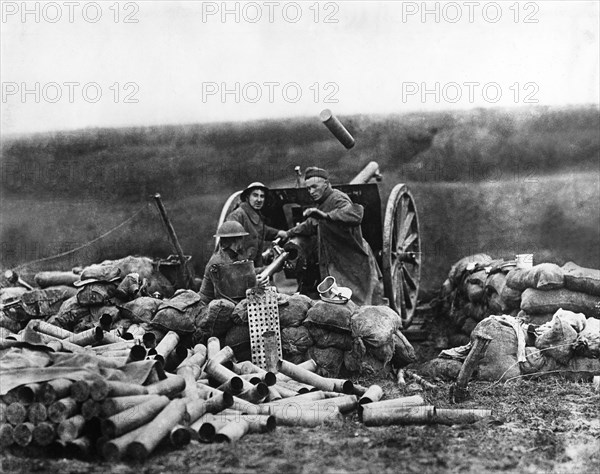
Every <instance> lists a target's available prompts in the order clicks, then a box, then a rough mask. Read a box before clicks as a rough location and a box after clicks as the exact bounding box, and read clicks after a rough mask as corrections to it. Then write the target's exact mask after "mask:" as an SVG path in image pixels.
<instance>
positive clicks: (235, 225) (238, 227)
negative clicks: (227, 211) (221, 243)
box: [213, 221, 248, 237]
mask: <svg viewBox="0 0 600 474" xmlns="http://www.w3.org/2000/svg"><path fill="white" fill-rule="evenodd" d="M245 235H248V232H246V231H245V230H244V227H243V226H242V224H240V223H239V222H236V221H227V222H223V223H222V224H221V225H220V226H219V228H218V229H217V233H216V234H215V235H213V237H244V236H245Z"/></svg>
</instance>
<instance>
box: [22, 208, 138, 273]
mask: <svg viewBox="0 0 600 474" xmlns="http://www.w3.org/2000/svg"><path fill="white" fill-rule="evenodd" d="M149 205H150V203H146V204H144V205H143V206H142V207H141V208H139V209H138V210H137V211H135V213H134V214H133V215H131V216H130V217H129V218H127V219H126V220H124V221H123V222H121V223H120V224H119V225H117V226H116V227H113V228H112V229H110V230H109V231H107V232H105V233H104V234H102V235H100V236H98V237H96V238H95V239H93V240H90V241H89V242H86V243H85V244H82V245H80V246H79V247H75V248H74V249H71V250H67V251H66V252H62V253H59V254H56V255H51V256H49V257H44V258H38V259H37V260H32V261H30V262H25V263H21V264H19V265H18V266H16V267H14V268H13V270H17V269H19V268H23V267H27V266H29V265H33V264H35V263H40V262H45V261H48V260H54V259H55V258H60V257H64V256H66V255H69V254H72V253H75V252H78V251H79V250H81V249H84V248H86V247H89V246H90V245H92V244H94V243H96V242H98V241H99V240H102V239H104V238H105V237H107V236H108V235H110V234H112V233H113V232H115V231H116V230H118V229H120V228H121V227H123V226H124V225H126V224H128V223H129V222H130V221H132V220H133V219H134V218H135V217H136V216H137V215H138V214H140V213H141V212H142V211H144V210H145V209H146V208H147V207H148V206H149Z"/></svg>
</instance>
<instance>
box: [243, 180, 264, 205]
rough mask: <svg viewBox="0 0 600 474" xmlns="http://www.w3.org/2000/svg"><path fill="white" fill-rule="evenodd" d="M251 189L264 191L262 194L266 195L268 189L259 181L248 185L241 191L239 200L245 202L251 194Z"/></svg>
mask: <svg viewBox="0 0 600 474" xmlns="http://www.w3.org/2000/svg"><path fill="white" fill-rule="evenodd" d="M253 189H262V190H263V191H264V193H265V194H266V193H267V191H268V190H269V188H267V187H266V186H265V185H264V184H262V183H261V182H259V181H255V182H254V183H250V184H249V185H248V186H246V189H244V190H243V191H242V194H241V195H240V199H241V200H242V201H245V200H246V199H248V195H249V194H250V193H251V192H252V190H253Z"/></svg>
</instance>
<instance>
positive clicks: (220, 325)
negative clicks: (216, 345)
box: [199, 298, 235, 338]
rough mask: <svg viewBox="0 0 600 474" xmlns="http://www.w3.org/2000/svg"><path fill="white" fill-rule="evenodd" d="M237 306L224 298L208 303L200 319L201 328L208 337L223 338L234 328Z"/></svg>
mask: <svg viewBox="0 0 600 474" xmlns="http://www.w3.org/2000/svg"><path fill="white" fill-rule="evenodd" d="M234 308H235V304H234V303H232V302H231V301H229V300H226V299H223V298H217V299H216V300H212V301H211V302H210V303H208V306H206V307H205V308H204V309H203V310H202V312H201V313H200V318H199V328H200V330H201V331H202V332H203V333H204V334H205V335H206V337H211V336H214V337H219V338H220V337H223V336H225V334H227V331H229V330H230V329H231V328H232V327H233V326H234V323H233V317H232V316H233V309H234Z"/></svg>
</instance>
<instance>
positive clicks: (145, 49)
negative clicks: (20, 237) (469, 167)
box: [1, 1, 600, 134]
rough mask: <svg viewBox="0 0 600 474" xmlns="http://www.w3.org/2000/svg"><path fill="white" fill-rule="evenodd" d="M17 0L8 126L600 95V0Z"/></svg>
mask: <svg viewBox="0 0 600 474" xmlns="http://www.w3.org/2000/svg"><path fill="white" fill-rule="evenodd" d="M23 5H24V4H23V2H2V23H1V27H2V33H1V43H2V46H1V55H2V56H1V61H2V64H1V79H2V122H1V123H2V133H3V134H10V133H23V132H37V131H48V130H62V129H75V128H84V127H98V126H101V127H113V126H114V127H117V126H131V125H136V126H137V125H155V124H176V123H197V122H214V121H237V120H253V119H257V118H277V117H295V116H318V114H319V112H320V111H321V110H322V109H324V108H330V109H331V110H333V111H334V112H335V113H336V114H338V115H344V114H355V113H388V112H392V113H402V112H405V111H414V110H441V109H453V108H472V107H479V106H484V107H495V106H503V107H507V106H523V105H527V104H541V105H567V104H598V103H599V84H600V79H599V67H598V64H599V59H598V58H599V57H600V51H599V36H598V35H599V33H598V30H599V25H598V23H599V17H600V13H599V2H597V1H585V2H575V1H565V2H561V1H538V2H514V1H502V2H497V3H496V2H481V1H480V2H427V3H423V2H399V1H396V2H375V1H369V2H345V1H341V2H339V1H338V2H314V1H309V2H297V3H296V2H278V1H274V2H227V3H222V2H194V1H188V2H172V1H171V2H139V1H138V2H119V3H117V2H114V1H110V2H98V3H94V2H78V1H74V2H71V3H69V2H29V3H27V4H26V5H25V6H26V8H25V9H24V8H23Z"/></svg>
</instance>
